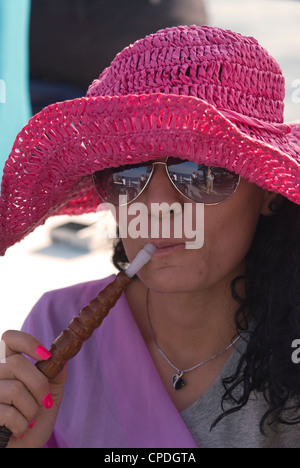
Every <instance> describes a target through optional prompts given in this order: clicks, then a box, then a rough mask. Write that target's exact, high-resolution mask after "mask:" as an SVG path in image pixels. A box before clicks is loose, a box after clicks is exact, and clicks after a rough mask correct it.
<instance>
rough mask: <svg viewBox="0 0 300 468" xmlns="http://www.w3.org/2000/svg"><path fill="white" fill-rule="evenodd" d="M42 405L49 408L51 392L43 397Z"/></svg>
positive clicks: (51, 403) (50, 406)
mask: <svg viewBox="0 0 300 468" xmlns="http://www.w3.org/2000/svg"><path fill="white" fill-rule="evenodd" d="M43 405H44V407H45V408H46V409H50V408H52V406H53V399H52V396H51V393H48V394H47V395H46V396H45V397H44V398H43Z"/></svg>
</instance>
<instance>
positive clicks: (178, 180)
mask: <svg viewBox="0 0 300 468" xmlns="http://www.w3.org/2000/svg"><path fill="white" fill-rule="evenodd" d="M167 165H168V172H169V176H170V177H171V179H172V181H173V183H174V185H175V186H176V187H177V188H178V190H179V191H180V192H181V193H183V194H184V195H185V196H186V197H188V198H190V199H191V200H193V201H195V202H198V203H205V204H207V205H213V204H215V203H220V202H221V201H224V200H226V199H227V198H229V197H230V196H231V195H232V194H233V193H234V192H235V190H236V189H237V186H238V184H239V176H238V175H237V174H234V173H233V172H229V171H227V170H226V169H223V168H221V167H215V166H206V165H205V164H196V163H194V162H191V161H182V160H180V159H177V158H168V161H167Z"/></svg>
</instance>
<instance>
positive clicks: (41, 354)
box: [35, 345, 51, 361]
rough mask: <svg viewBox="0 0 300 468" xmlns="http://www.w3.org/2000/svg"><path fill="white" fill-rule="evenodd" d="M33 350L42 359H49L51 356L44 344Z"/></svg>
mask: <svg viewBox="0 0 300 468" xmlns="http://www.w3.org/2000/svg"><path fill="white" fill-rule="evenodd" d="M35 352H36V354H37V355H38V356H39V357H40V358H41V359H43V360H44V361H46V360H47V359H49V357H51V353H50V352H49V351H48V349H46V348H44V346H42V345H40V346H38V347H37V348H36V350H35Z"/></svg>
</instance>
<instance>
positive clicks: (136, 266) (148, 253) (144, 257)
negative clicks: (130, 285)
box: [125, 244, 156, 278]
mask: <svg viewBox="0 0 300 468" xmlns="http://www.w3.org/2000/svg"><path fill="white" fill-rule="evenodd" d="M155 251H156V247H155V246H154V245H152V244H146V245H145V246H144V248H143V249H142V250H140V251H139V252H138V254H137V256H136V257H135V259H134V260H133V262H132V263H131V265H129V267H128V268H127V270H126V272H125V273H126V275H127V276H129V278H132V277H133V276H134V275H135V274H136V273H137V272H138V271H139V270H140V269H141V268H142V267H143V266H144V265H145V264H146V263H148V262H149V260H150V258H151V257H152V255H153V254H154V252H155Z"/></svg>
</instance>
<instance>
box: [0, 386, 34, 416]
mask: <svg viewBox="0 0 300 468" xmlns="http://www.w3.org/2000/svg"><path fill="white" fill-rule="evenodd" d="M0 395H1V404H6V405H10V406H13V407H14V408H15V409H16V410H18V411H19V413H21V414H22V416H23V417H24V418H25V419H26V421H27V423H28V424H29V423H30V422H31V421H33V420H34V419H35V417H36V415H37V412H38V410H39V406H38V404H37V402H36V400H35V398H34V397H33V396H32V395H31V393H30V392H29V391H28V390H27V388H26V387H25V385H24V384H23V383H22V382H20V381H18V380H1V381H0Z"/></svg>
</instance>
